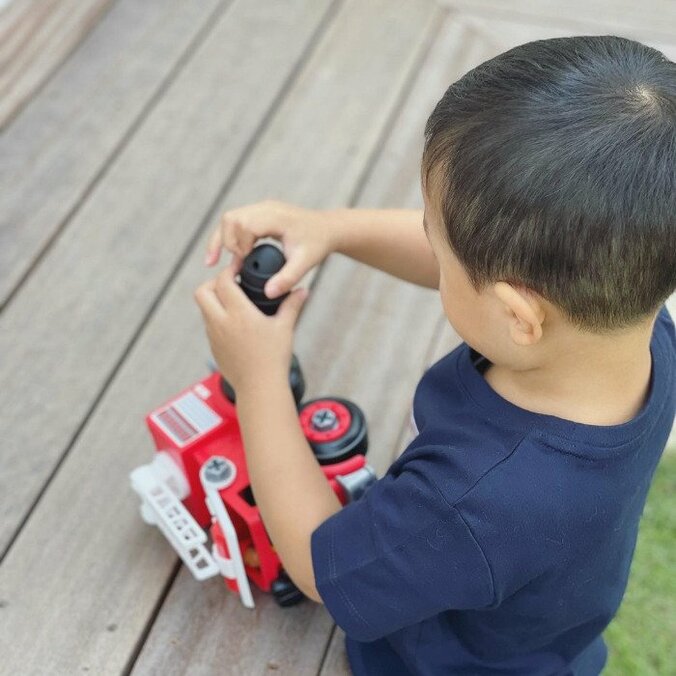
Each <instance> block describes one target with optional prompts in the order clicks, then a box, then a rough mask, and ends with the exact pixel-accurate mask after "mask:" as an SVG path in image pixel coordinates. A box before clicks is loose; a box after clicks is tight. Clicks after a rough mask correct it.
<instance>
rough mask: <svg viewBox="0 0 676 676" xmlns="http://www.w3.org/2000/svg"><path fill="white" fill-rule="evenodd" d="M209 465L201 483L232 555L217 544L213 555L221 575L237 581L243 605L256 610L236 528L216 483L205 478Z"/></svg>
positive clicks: (213, 548) (208, 505)
mask: <svg viewBox="0 0 676 676" xmlns="http://www.w3.org/2000/svg"><path fill="white" fill-rule="evenodd" d="M208 464H209V461H207V462H205V463H204V465H202V468H201V470H200V481H201V482H202V486H203V487H204V492H205V494H206V504H207V508H208V510H209V512H210V513H211V515H212V516H213V517H214V519H216V521H217V522H218V525H219V526H220V528H221V532H222V533H223V537H224V538H225V541H226V543H227V545H228V554H230V557H229V558H228V557H225V556H223V555H221V554H220V553H219V552H218V550H217V548H216V545H215V544H214V546H213V547H212V550H211V554H212V556H213V558H214V559H215V560H216V561H217V563H218V565H219V567H220V572H221V575H223V577H226V578H228V579H229V580H236V581H237V588H238V589H239V596H240V598H241V600H242V603H243V605H244V606H245V607H246V608H254V607H255V604H254V600H253V596H252V594H251V587H250V586H249V579H248V578H247V576H246V571H245V570H244V562H243V561H242V554H241V552H240V550H239V541H238V540H237V533H236V532H235V526H234V525H233V523H232V519H231V518H230V515H229V514H228V510H227V509H226V508H225V505H224V504H223V500H221V496H220V494H219V492H218V488H216V485H215V484H214V482H211V481H209V480H208V479H207V478H206V477H205V471H206V467H207V465H208Z"/></svg>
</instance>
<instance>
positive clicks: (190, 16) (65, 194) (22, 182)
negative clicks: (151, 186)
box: [0, 0, 228, 309]
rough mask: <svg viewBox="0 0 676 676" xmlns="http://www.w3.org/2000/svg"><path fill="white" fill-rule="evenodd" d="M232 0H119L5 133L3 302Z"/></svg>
mask: <svg viewBox="0 0 676 676" xmlns="http://www.w3.org/2000/svg"><path fill="white" fill-rule="evenodd" d="M227 4H228V3H227V1H226V0H205V1H204V2H199V3H186V2H176V1H175V0H174V1H172V2H167V1H166V0H120V2H118V3H116V5H115V6H114V7H113V8H112V9H111V10H110V12H109V13H108V14H107V15H106V16H105V17H104V18H103V20H102V21H101V23H100V24H99V25H98V26H97V27H96V28H95V29H94V30H93V31H92V33H91V34H90V35H89V37H88V38H87V39H86V40H85V41H84V42H83V44H82V45H81V46H80V47H79V49H78V51H77V55H76V57H75V58H72V59H69V60H68V62H67V63H66V64H64V66H63V67H62V68H61V69H59V71H58V73H56V74H55V75H54V77H53V78H52V79H51V81H50V82H49V83H48V84H47V85H46V86H45V87H44V88H43V89H42V90H41V91H40V93H39V94H38V95H37V96H36V97H35V98H34V99H33V100H32V101H31V103H30V105H28V106H27V107H26V108H25V109H24V110H23V112H22V114H21V115H20V116H19V117H18V118H17V119H16V120H15V121H14V122H13V124H12V125H11V126H10V127H9V128H8V129H7V130H6V131H5V132H4V133H3V134H2V136H0V157H2V166H1V167H0V309H1V308H2V307H3V305H4V304H5V302H6V301H7V298H8V297H9V295H10V293H12V292H13V290H15V289H16V287H17V286H18V285H19V284H20V282H21V280H22V278H23V277H24V276H25V275H26V274H27V273H28V272H29V271H30V268H31V266H32V265H34V262H35V260H36V258H38V257H39V256H40V255H41V253H43V252H44V250H45V248H46V247H48V246H49V244H50V243H51V242H52V241H53V238H54V237H55V236H56V235H57V234H58V232H59V230H60V229H62V228H63V227H65V225H66V224H67V223H68V221H69V219H70V218H72V216H73V213H74V212H75V211H76V210H77V209H78V207H79V206H80V205H81V203H82V201H83V200H84V198H85V197H86V195H87V193H88V192H89V191H91V190H92V187H93V185H94V184H95V183H96V182H97V180H100V179H101V178H102V177H103V176H104V175H105V169H106V166H107V164H108V163H109V162H110V160H111V158H112V157H114V156H115V155H116V154H117V153H119V152H120V150H121V148H122V147H123V146H124V145H125V143H126V142H127V141H128V140H129V139H130V138H131V137H132V136H133V131H134V129H135V127H136V126H138V124H139V123H140V122H141V120H142V119H143V118H144V117H145V116H147V114H148V113H149V111H150V109H152V107H153V106H154V105H155V104H156V103H157V100H158V98H159V97H160V96H161V94H162V92H163V90H164V88H165V87H166V86H167V85H168V83H169V82H170V81H171V80H172V78H173V76H174V75H175V72H176V70H177V68H180V65H181V62H182V60H183V59H185V58H186V56H187V54H189V53H190V50H191V48H192V47H194V45H195V43H196V42H199V40H200V35H201V32H200V31H202V30H204V29H205V27H208V26H210V25H211V24H212V23H213V20H214V16H213V12H214V10H215V9H217V8H221V9H222V8H223V7H225V6H227Z"/></svg>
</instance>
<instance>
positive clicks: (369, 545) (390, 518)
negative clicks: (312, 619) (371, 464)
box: [311, 455, 493, 641]
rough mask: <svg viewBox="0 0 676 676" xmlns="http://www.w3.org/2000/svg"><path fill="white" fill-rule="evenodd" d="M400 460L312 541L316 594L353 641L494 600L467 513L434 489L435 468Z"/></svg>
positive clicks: (339, 513)
mask: <svg viewBox="0 0 676 676" xmlns="http://www.w3.org/2000/svg"><path fill="white" fill-rule="evenodd" d="M418 458H419V459H417V460H416V461H414V462H409V463H403V464H401V462H398V463H397V465H399V469H398V471H397V473H392V472H390V473H388V474H387V475H386V476H385V477H383V478H382V479H380V480H379V481H377V482H376V483H375V484H373V486H371V488H370V489H369V490H368V492H367V493H366V494H365V495H364V496H363V497H362V498H361V499H360V500H358V501H357V502H354V503H351V504H349V505H347V506H346V507H344V508H343V509H342V510H341V511H339V512H337V513H336V514H334V515H333V516H331V517H330V518H329V519H327V520H326V521H325V522H323V523H322V524H321V525H320V526H319V527H318V528H317V529H316V530H315V531H314V532H313V533H312V540H311V547H312V563H313V568H314V575H315V584H316V587H317V591H318V592H319V595H320V596H321V598H322V600H323V602H324V604H325V605H326V607H327V609H328V610H329V612H330V613H331V615H332V617H333V619H334V620H335V621H336V623H337V624H338V625H339V626H340V627H341V628H342V629H343V630H344V631H345V633H346V634H347V635H348V636H350V637H351V638H353V639H355V640H358V641H374V640H376V639H378V638H381V637H383V636H386V635H387V634H390V633H392V632H394V631H397V630H398V629H401V628H402V627H405V626H408V625H411V624H415V623H417V622H420V621H422V620H424V619H425V618H428V617H432V616H434V615H437V614H438V613H440V612H442V611H444V610H450V609H469V608H482V607H486V606H488V605H490V603H491V602H492V600H493V585H492V579H491V573H490V569H489V567H488V564H487V562H486V559H485V557H484V555H483V552H482V551H481V548H480V547H479V545H478V544H477V542H476V541H475V539H474V537H473V536H472V533H471V532H470V530H469V528H468V526H467V524H466V523H465V521H464V520H463V518H462V516H461V515H460V513H459V512H458V511H457V510H456V509H455V508H454V507H453V506H451V505H449V504H448V503H447V502H446V501H445V500H444V498H443V496H442V495H441V493H440V492H439V490H438V489H437V487H436V485H435V484H434V482H433V480H432V477H431V476H430V471H431V470H432V469H433V468H434V463H430V462H426V461H425V460H424V459H420V456H419V455H418Z"/></svg>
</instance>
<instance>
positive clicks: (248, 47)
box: [0, 0, 329, 551]
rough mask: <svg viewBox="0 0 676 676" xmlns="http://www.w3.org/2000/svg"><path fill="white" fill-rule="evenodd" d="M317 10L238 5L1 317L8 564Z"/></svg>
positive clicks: (320, 7)
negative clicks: (13, 542) (13, 543)
mask: <svg viewBox="0 0 676 676" xmlns="http://www.w3.org/2000/svg"><path fill="white" fill-rule="evenodd" d="M307 2H308V0H286V1H285V2H283V3H270V4H266V5H265V6H264V7H262V8H261V7H259V6H258V5H255V4H254V5H252V4H251V3H248V2H238V3H235V4H234V5H232V6H231V7H230V8H229V9H228V11H227V12H225V13H224V14H223V15H222V16H221V17H220V20H218V21H217V22H215V23H214V26H213V30H212V31H211V33H210V34H209V35H208V36H207V37H206V38H205V39H204V40H203V42H202V44H201V45H200V47H199V49H198V50H197V51H196V52H195V54H194V56H193V57H192V59H191V60H190V61H189V63H188V64H187V65H186V66H185V67H184V69H183V70H182V71H181V73H180V75H179V76H178V77H177V78H176V79H175V80H174V82H173V83H172V85H171V86H170V88H169V89H168V90H167V92H166V93H165V94H164V96H163V97H162V99H161V101H160V102H159V103H158V105H157V106H156V107H155V108H154V109H153V111H152V113H151V114H150V115H149V116H148V117H147V118H146V119H145V120H144V122H143V124H142V125H141V126H140V127H139V129H138V130H137V131H136V133H135V136H134V139H133V141H132V142H131V143H130V144H129V145H127V146H126V147H125V148H124V150H123V151H122V152H121V153H120V154H119V155H118V156H117V157H116V159H115V161H114V162H113V164H112V165H111V167H110V169H109V171H108V173H107V176H106V178H105V181H103V182H102V183H100V184H99V185H98V186H97V187H96V189H95V190H94V191H93V192H92V193H91V194H90V196H89V198H88V199H87V200H86V201H85V203H84V204H83V205H82V207H81V208H80V210H79V211H78V213H77V215H76V216H75V217H74V219H73V221H72V222H71V224H70V226H69V227H68V228H67V229H66V230H65V231H64V232H63V233H62V235H61V236H60V237H59V239H58V240H57V242H56V243H55V245H54V246H53V247H52V248H51V249H50V251H49V254H48V255H47V256H46V257H45V259H44V261H43V263H42V264H41V265H40V266H39V267H38V268H37V269H36V270H35V271H34V272H33V274H32V275H31V276H30V277H29V279H28V280H27V282H26V284H24V286H23V287H22V288H21V291H20V292H19V294H18V295H17V296H16V297H15V298H14V300H13V302H12V303H10V304H9V305H8V306H7V308H6V309H5V311H4V313H3V314H2V315H1V316H0V354H2V355H3V358H2V360H1V361H0V382H2V383H3V388H2V389H1V390H0V430H1V431H2V436H3V438H5V439H9V441H8V442H7V443H6V444H5V445H4V447H3V455H4V458H5V460H6V465H7V471H3V472H2V473H1V474H0V494H3V495H6V496H11V499H9V500H5V501H3V503H2V505H0V551H2V550H4V549H5V547H6V546H7V544H8V542H9V541H10V539H11V537H12V534H13V533H14V532H15V531H16V529H17V528H18V527H19V525H20V524H21V521H22V518H23V517H24V515H25V514H26V513H27V511H28V510H30V508H31V506H32V504H33V503H34V501H35V500H36V498H37V497H38V496H39V493H40V491H41V490H42V488H43V486H44V485H45V482H46V481H47V480H48V479H49V477H50V474H51V472H53V471H54V469H55V467H56V466H57V465H58V463H59V461H60V459H61V457H62V456H63V454H64V452H65V451H66V449H67V448H68V447H69V446H70V444H72V442H73V439H74V437H77V435H78V434H79V429H80V427H81V425H82V423H83V421H84V420H85V419H86V418H87V416H88V415H89V413H90V411H91V408H92V406H93V405H95V402H96V398H97V397H98V396H99V393H100V392H101V390H102V388H105V386H106V384H107V382H108V380H109V378H110V377H111V374H112V373H114V371H115V369H116V368H117V366H118V364H119V361H120V359H121V358H123V356H124V353H125V349H126V347H127V346H128V345H129V343H130V341H132V340H133V339H134V336H135V335H136V333H137V331H138V330H139V327H140V326H141V325H142V324H143V322H144V320H145V318H146V316H147V313H148V311H149V309H151V308H152V304H153V302H154V301H155V299H156V298H157V296H158V294H160V293H161V290H162V289H163V287H164V286H165V285H166V284H167V283H168V280H169V279H170V278H171V274H172V268H173V267H174V266H175V265H177V261H180V260H181V256H182V255H184V252H185V250H186V247H187V246H188V245H189V243H190V241H191V238H192V237H193V236H194V234H195V232H196V230H198V229H199V227H200V223H201V221H202V219H203V218H204V215H205V213H206V212H207V210H208V209H209V208H210V207H211V206H212V204H213V200H214V198H215V196H216V195H218V193H219V191H220V190H221V189H222V188H223V186H224V184H226V183H227V181H228V180H230V177H231V176H232V174H233V172H235V171H236V170H237V167H238V163H239V162H240V160H241V157H242V156H243V154H246V152H247V150H248V148H249V145H250V143H251V139H252V138H254V137H255V135H256V134H257V133H258V130H259V128H260V126H261V124H263V123H264V121H265V119H266V116H267V115H269V113H270V111H271V110H272V109H274V107H275V105H276V102H277V98H278V96H279V95H280V93H281V92H283V91H284V87H285V82H286V81H287V79H288V78H289V77H290V76H291V75H292V74H293V72H294V69H295V68H296V67H297V65H298V63H299V61H300V60H301V59H302V57H303V53H304V48H305V45H306V44H307V42H308V40H310V38H311V36H312V35H313V32H314V31H315V30H316V29H317V27H318V26H319V25H320V22H321V21H322V17H323V16H324V13H325V12H326V9H327V7H328V5H329V0H322V2H320V3H313V4H312V8H311V9H308V8H307V6H306V4H307ZM261 81H265V87H261V84H260V83H261ZM235 91H236V92H237V96H233V92H235ZM27 420H30V423H27ZM9 430H11V431H12V432H11V434H10V432H9Z"/></svg>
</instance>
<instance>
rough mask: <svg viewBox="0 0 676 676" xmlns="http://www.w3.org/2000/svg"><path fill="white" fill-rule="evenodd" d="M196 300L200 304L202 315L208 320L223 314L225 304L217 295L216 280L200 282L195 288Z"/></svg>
mask: <svg viewBox="0 0 676 676" xmlns="http://www.w3.org/2000/svg"><path fill="white" fill-rule="evenodd" d="M195 301H196V302H197V305H199V308H200V310H201V311H202V315H203V316H204V319H205V320H206V321H211V320H212V319H214V318H216V317H219V316H221V315H222V314H223V312H224V309H223V305H222V304H221V302H220V301H219V299H218V296H217V295H216V280H215V279H210V280H209V281H208V282H204V284H200V285H199V286H198V287H197V289H195Z"/></svg>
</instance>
